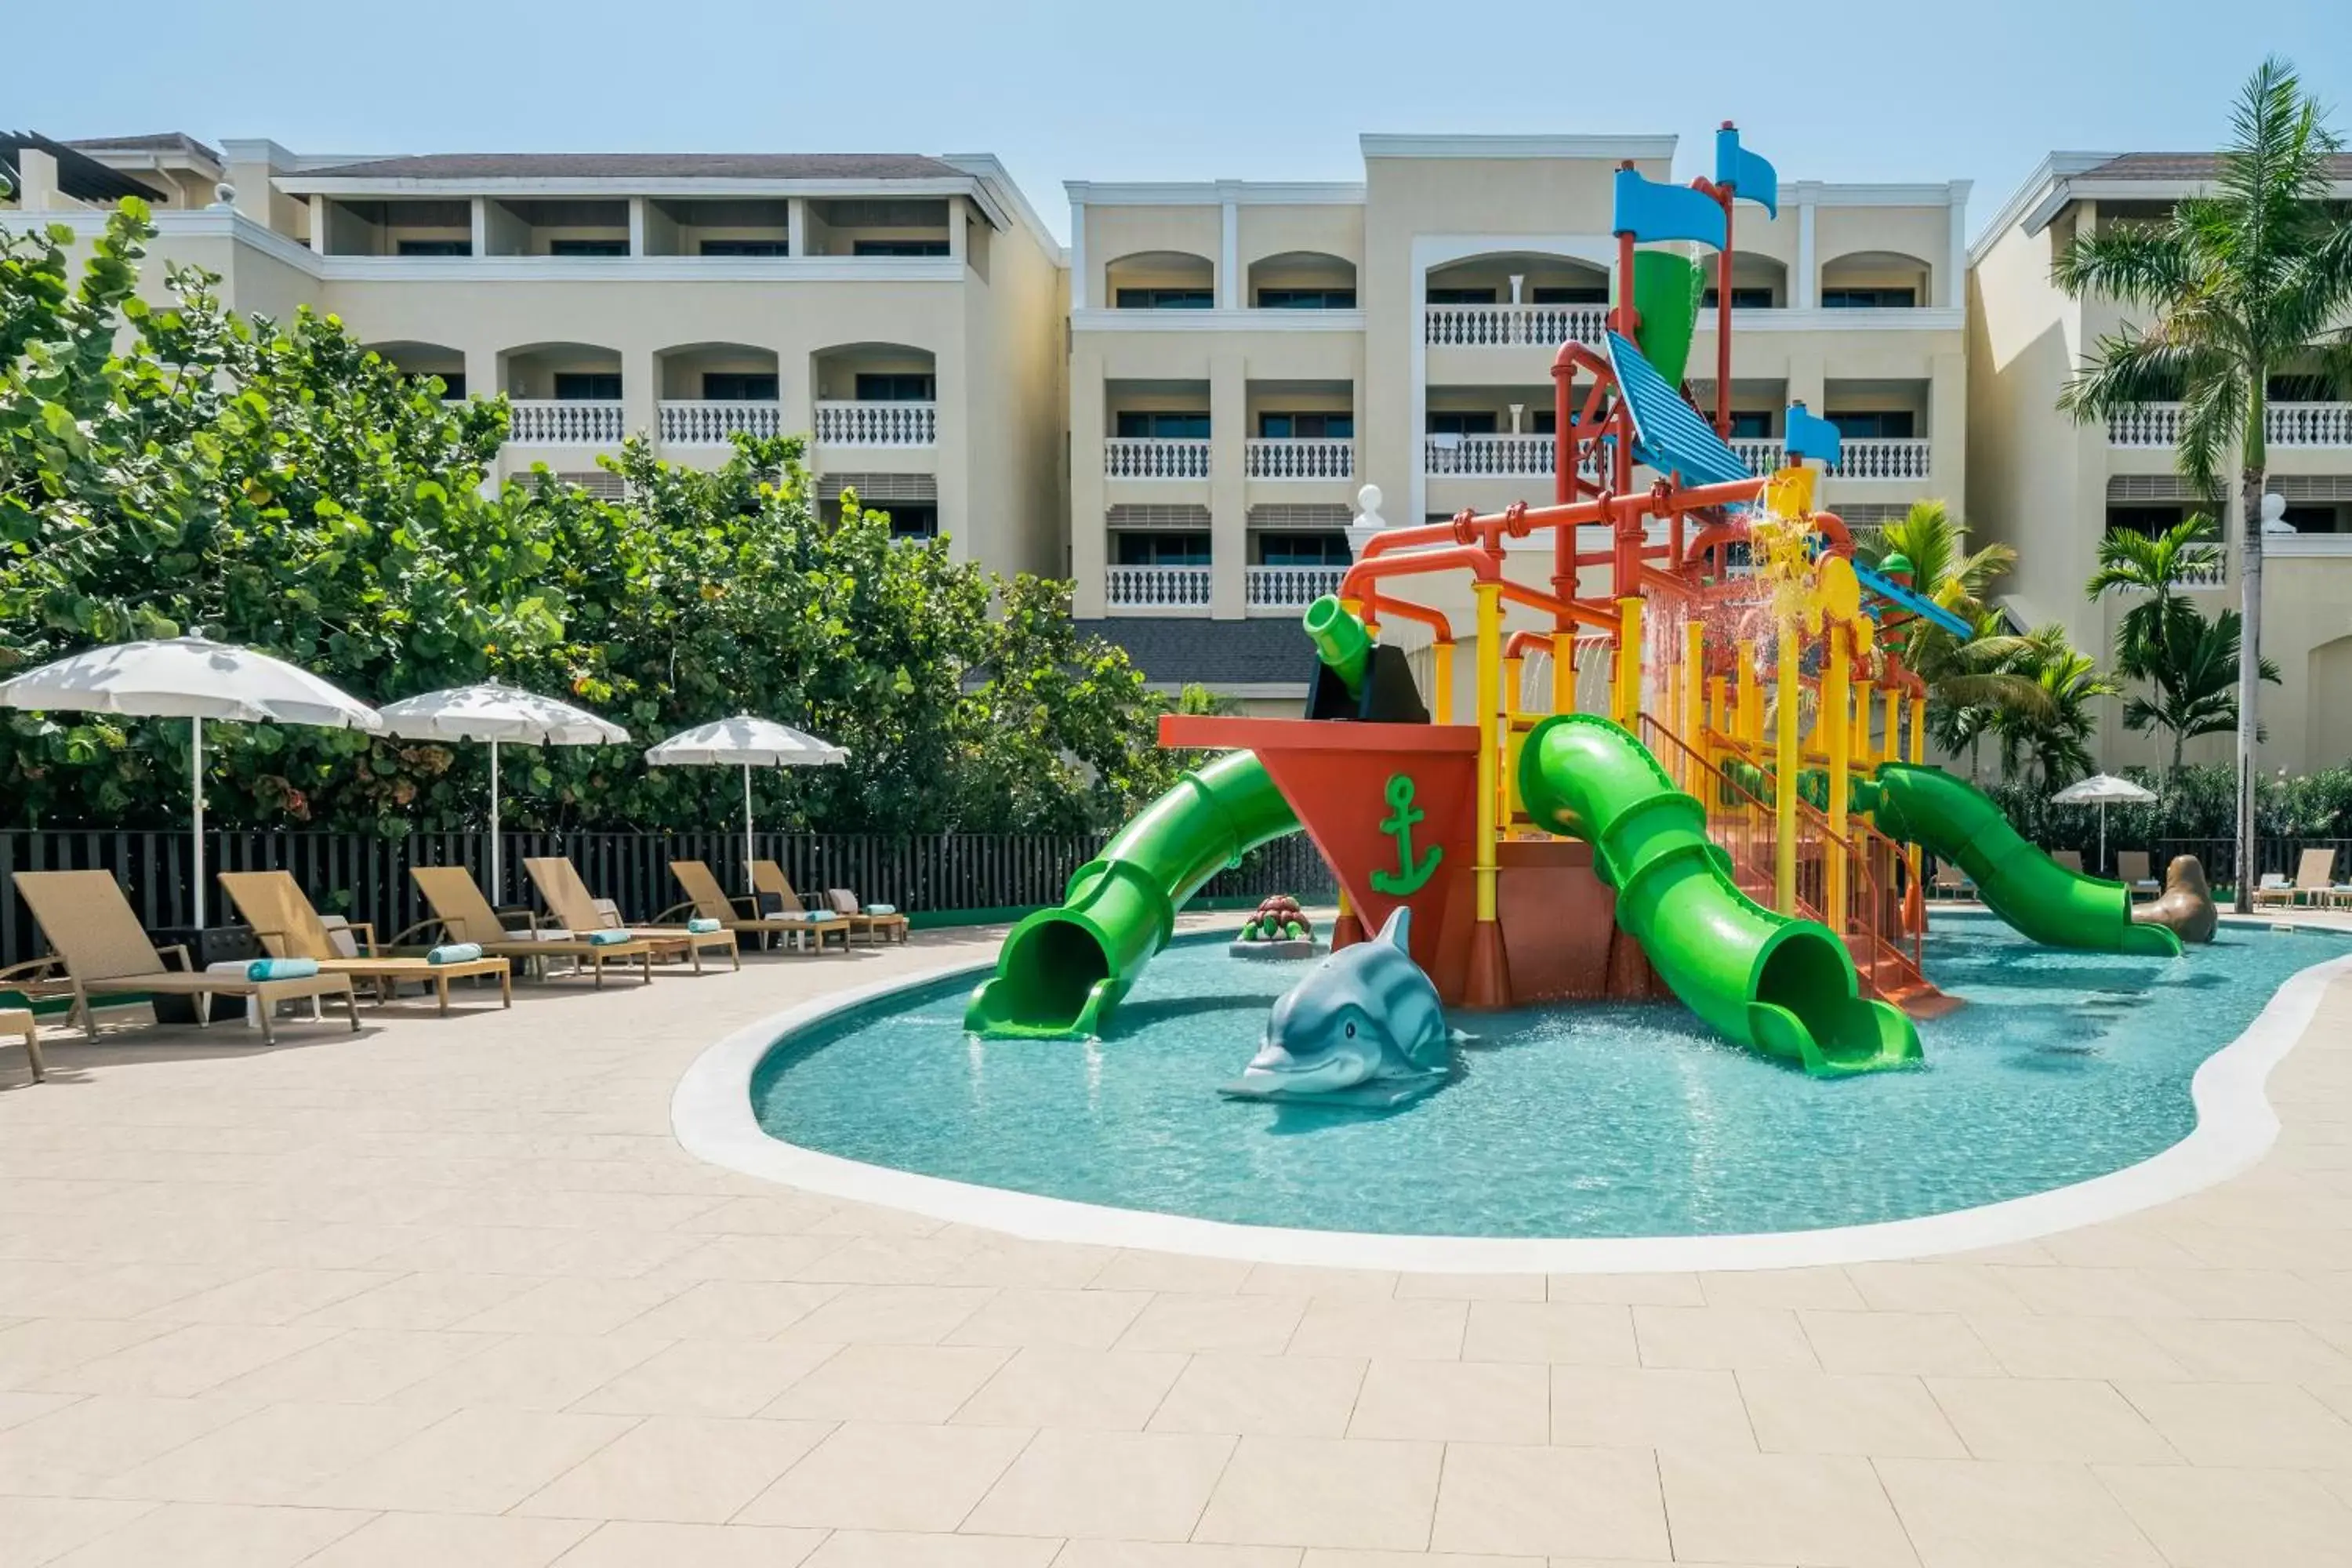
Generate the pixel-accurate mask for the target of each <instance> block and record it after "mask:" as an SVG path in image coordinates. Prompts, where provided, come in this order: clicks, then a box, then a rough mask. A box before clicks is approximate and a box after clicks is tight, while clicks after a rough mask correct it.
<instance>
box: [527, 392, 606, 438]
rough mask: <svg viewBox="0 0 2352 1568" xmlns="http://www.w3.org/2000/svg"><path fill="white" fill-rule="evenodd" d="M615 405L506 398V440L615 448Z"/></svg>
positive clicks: (549, 399) (536, 398)
mask: <svg viewBox="0 0 2352 1568" xmlns="http://www.w3.org/2000/svg"><path fill="white" fill-rule="evenodd" d="M621 428H622V414H621V405H619V404H617V403H572V402H568V401H559V400H557V399H554V398H543V397H510V398H509V399H507V439H508V440H509V441H521V442H527V443H529V444H530V445H531V446H534V447H565V446H573V445H586V446H618V445H620V441H621Z"/></svg>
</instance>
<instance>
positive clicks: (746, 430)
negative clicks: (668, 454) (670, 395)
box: [661, 400, 784, 444]
mask: <svg viewBox="0 0 2352 1568" xmlns="http://www.w3.org/2000/svg"><path fill="white" fill-rule="evenodd" d="M783 433H784V405H782V404H781V403H711V402H699V401H679V400H665V401H664V402H663V404H662V405H661V438H662V439H663V440H665V441H675V442H680V443H689V444H703V443H714V442H715V443H722V444H723V443H724V442H725V441H726V440H727V439H728V437H731V436H737V435H742V436H781V435H782V434H783Z"/></svg>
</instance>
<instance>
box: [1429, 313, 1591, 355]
mask: <svg viewBox="0 0 2352 1568" xmlns="http://www.w3.org/2000/svg"><path fill="white" fill-rule="evenodd" d="M1608 317H1609V308H1608V307H1607V306H1606V305H1428V306H1424V307H1423V314H1422V338H1423V342H1427V343H1430V344H1432V345H1433V346H1437V347H1443V348H1468V349H1486V348H1546V349H1556V348H1558V347H1559V345H1560V344H1562V343H1564V342H1570V340H1573V341H1575V342H1580V343H1598V342H1601V334H1602V333H1603V332H1604V331H1606V330H1607V322H1608Z"/></svg>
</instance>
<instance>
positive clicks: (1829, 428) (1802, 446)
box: [1782, 403, 1843, 467]
mask: <svg viewBox="0 0 2352 1568" xmlns="http://www.w3.org/2000/svg"><path fill="white" fill-rule="evenodd" d="M1782 417H1783V418H1784V419H1785V420H1786V421H1787V423H1786V424H1785V425H1784V426H1782V428H1784V429H1786V430H1787V431H1788V432H1789V435H1788V442H1787V444H1788V448H1789V461H1790V462H1792V463H1801V462H1803V461H1804V460H1805V459H1806V458H1820V459H1821V460H1822V462H1824V463H1827V464H1830V465H1831V466H1832V467H1835V466H1836V464H1837V460H1838V458H1839V456H1840V454H1841V452H1842V450H1843V448H1842V446H1841V442H1840V438H1839V436H1838V427H1837V426H1834V425H1832V424H1831V423H1830V422H1829V421H1828V420H1826V419H1824V418H1822V416H1820V415H1818V414H1813V413H1810V412H1808V411H1807V410H1806V408H1805V405H1803V404H1801V403H1791V404H1790V405H1789V412H1788V413H1787V414H1786V415H1784V416H1782Z"/></svg>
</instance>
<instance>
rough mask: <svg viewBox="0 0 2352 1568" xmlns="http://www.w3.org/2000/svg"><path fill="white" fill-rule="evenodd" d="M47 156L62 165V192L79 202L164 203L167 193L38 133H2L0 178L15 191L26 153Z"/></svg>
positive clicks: (0, 138) (0, 134) (59, 169)
mask: <svg viewBox="0 0 2352 1568" xmlns="http://www.w3.org/2000/svg"><path fill="white" fill-rule="evenodd" d="M28 148H29V149H32V150H34V151H37V152H41V153H47V154H48V155H49V156H50V157H52V158H55V159H56V160H57V161H58V190H59V191H61V192H63V193H64V194H65V195H69V196H71V197H72V198H73V199H74V200H76V201H78V202H91V203H97V204H100V205H112V204H113V203H115V202H118V201H121V199H122V198H123V197H125V196H137V197H139V198H140V199H141V200H142V201H161V200H163V193H162V192H160V191H158V190H156V189H154V188H153V187H152V186H151V185H147V184H142V182H140V181H138V180H134V179H132V178H131V176H130V175H128V174H122V173H121V172H120V171H118V170H115V169H110V168H109V167H107V166H106V165H105V164H104V163H100V162H99V161H98V160H97V159H95V158H93V157H91V156H90V155H89V153H85V152H83V151H81V150H80V149H79V148H77V147H73V146H69V145H68V144H67V143H65V142H52V141H51V140H49V139H48V138H47V137H46V136H44V135H42V134H41V133H40V132H37V131H0V176H5V181H6V184H8V186H9V187H10V188H11V189H14V188H15V187H16V184H18V183H19V176H18V174H17V171H18V169H19V168H21V167H22V164H23V158H24V154H25V152H26V149H28Z"/></svg>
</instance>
